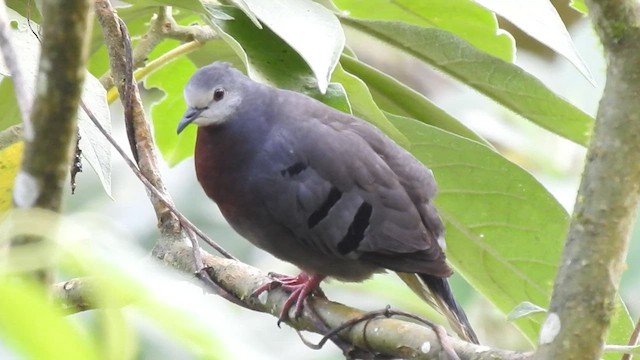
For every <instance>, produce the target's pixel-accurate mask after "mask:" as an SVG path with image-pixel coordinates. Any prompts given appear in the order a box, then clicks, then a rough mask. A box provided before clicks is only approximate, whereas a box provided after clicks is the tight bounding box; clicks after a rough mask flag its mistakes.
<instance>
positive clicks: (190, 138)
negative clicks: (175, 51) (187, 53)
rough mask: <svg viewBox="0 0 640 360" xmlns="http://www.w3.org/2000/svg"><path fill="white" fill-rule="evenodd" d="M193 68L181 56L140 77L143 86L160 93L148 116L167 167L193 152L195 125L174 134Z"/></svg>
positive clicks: (185, 107) (183, 106)
mask: <svg viewBox="0 0 640 360" xmlns="http://www.w3.org/2000/svg"><path fill="white" fill-rule="evenodd" d="M196 70H197V68H196V67H195V66H194V65H193V63H192V62H191V61H189V59H187V58H184V57H183V58H179V59H176V60H174V61H172V62H170V63H168V64H166V65H165V66H163V67H162V68H160V69H158V70H156V71H155V72H153V73H152V74H150V75H149V76H147V77H146V78H145V79H144V85H145V87H146V88H147V89H150V88H154V87H155V88H158V89H160V90H162V91H163V92H164V96H163V97H162V99H161V100H160V101H159V102H156V103H154V104H153V105H152V106H151V118H152V119H153V131H154V138H155V140H156V144H157V145H158V148H159V149H160V152H161V153H162V156H163V158H164V160H165V161H166V162H167V163H168V164H169V166H174V165H176V164H178V163H179V162H180V161H182V160H184V159H186V158H187V157H190V156H191V155H193V149H194V147H195V134H196V127H195V126H189V127H187V128H186V129H185V130H184V132H183V133H182V134H180V136H178V135H176V126H177V124H178V122H179V121H180V119H181V118H182V116H183V115H184V112H185V111H186V109H187V105H186V104H185V102H184V100H183V97H182V91H183V90H184V86H185V84H186V82H187V80H188V79H189V78H190V77H191V75H193V73H194V72H195V71H196Z"/></svg>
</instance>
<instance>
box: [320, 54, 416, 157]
mask: <svg viewBox="0 0 640 360" xmlns="http://www.w3.org/2000/svg"><path fill="white" fill-rule="evenodd" d="M332 80H333V81H337V82H339V83H340V84H342V86H344V89H345V91H346V93H347V96H348V98H349V104H350V105H351V109H352V110H353V115H355V116H357V117H360V118H362V119H365V120H367V121H369V122H370V123H372V124H373V125H375V126H376V127H378V128H379V129H380V130H382V131H383V132H385V133H386V134H387V135H388V136H389V137H391V138H392V139H393V140H395V141H396V142H397V143H398V144H400V145H401V146H404V147H406V146H407V145H408V140H407V138H406V137H405V136H404V135H402V133H400V132H399V131H398V129H396V127H395V126H393V124H391V122H389V120H388V119H387V117H386V116H385V115H384V113H383V112H382V110H380V108H378V105H377V104H376V103H375V102H374V101H373V97H372V96H371V93H370V92H369V88H368V87H367V84H365V83H364V81H362V80H360V79H359V78H358V77H356V76H355V75H352V74H350V73H348V72H346V71H345V70H344V69H343V68H342V66H341V65H340V64H338V66H337V67H336V69H335V71H334V72H333V77H332Z"/></svg>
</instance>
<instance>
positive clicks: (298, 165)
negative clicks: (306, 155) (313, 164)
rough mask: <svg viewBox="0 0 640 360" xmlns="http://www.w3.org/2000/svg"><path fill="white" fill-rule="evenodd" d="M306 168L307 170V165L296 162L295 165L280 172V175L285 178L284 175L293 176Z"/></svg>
mask: <svg viewBox="0 0 640 360" xmlns="http://www.w3.org/2000/svg"><path fill="white" fill-rule="evenodd" d="M306 168H307V164H305V163H302V162H297V163H295V164H293V165H291V166H289V167H288V168H286V169H284V170H282V171H280V174H282V176H285V175H289V176H294V175H298V174H300V173H301V172H303V171H304V170H305V169H306Z"/></svg>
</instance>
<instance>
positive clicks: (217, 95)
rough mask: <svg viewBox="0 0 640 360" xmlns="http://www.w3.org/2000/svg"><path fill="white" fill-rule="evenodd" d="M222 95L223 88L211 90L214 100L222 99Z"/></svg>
mask: <svg viewBox="0 0 640 360" xmlns="http://www.w3.org/2000/svg"><path fill="white" fill-rule="evenodd" d="M223 97H224V90H223V89H215V90H213V100H214V101H220V100H222V98H223Z"/></svg>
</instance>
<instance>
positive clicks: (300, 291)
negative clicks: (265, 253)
mask: <svg viewBox="0 0 640 360" xmlns="http://www.w3.org/2000/svg"><path fill="white" fill-rule="evenodd" d="M271 275H272V276H273V277H275V278H276V279H275V280H273V281H271V282H268V283H266V284H264V285H262V286H260V287H259V288H258V289H257V290H256V291H254V292H253V295H254V296H257V295H260V294H261V293H263V292H265V291H269V290H272V289H275V288H277V287H281V288H282V289H283V290H286V291H290V292H291V295H289V297H288V298H287V301H285V303H284V305H283V306H282V311H281V312H280V318H279V320H278V324H279V323H280V322H281V321H283V320H284V319H286V318H287V317H288V315H289V310H290V309H291V307H292V306H293V304H294V303H295V305H296V307H295V311H294V317H298V316H300V314H301V313H302V307H303V306H304V300H305V299H306V298H307V297H309V295H311V294H316V295H318V296H323V297H324V293H323V292H322V290H320V288H319V287H318V286H319V285H320V283H321V282H322V280H324V278H325V276H323V275H309V274H307V273H300V275H298V276H283V275H276V274H271Z"/></svg>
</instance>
